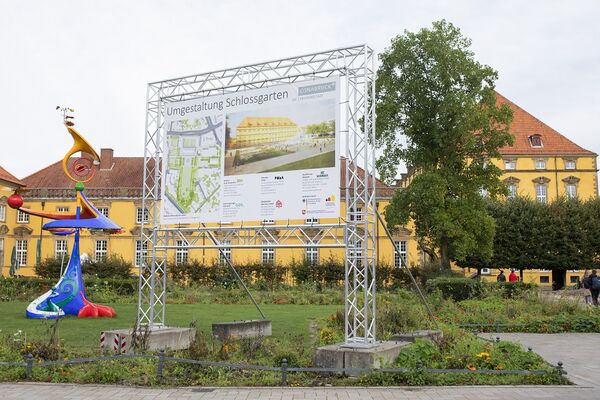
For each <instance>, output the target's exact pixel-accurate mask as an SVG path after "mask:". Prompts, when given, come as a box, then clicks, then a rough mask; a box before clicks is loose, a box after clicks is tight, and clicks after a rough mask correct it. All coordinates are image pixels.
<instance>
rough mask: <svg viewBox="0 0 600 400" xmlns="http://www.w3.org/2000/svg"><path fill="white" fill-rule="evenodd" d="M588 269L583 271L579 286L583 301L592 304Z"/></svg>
mask: <svg viewBox="0 0 600 400" xmlns="http://www.w3.org/2000/svg"><path fill="white" fill-rule="evenodd" d="M590 274H591V273H590V270H589V269H586V270H585V271H583V278H581V287H582V288H583V291H584V293H583V301H584V302H585V304H592V293H591V289H592V284H591V282H590Z"/></svg>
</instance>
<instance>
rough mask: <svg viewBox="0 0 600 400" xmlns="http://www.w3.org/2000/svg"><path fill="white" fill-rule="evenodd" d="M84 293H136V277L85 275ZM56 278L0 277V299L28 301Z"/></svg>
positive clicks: (91, 294)
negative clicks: (108, 291)
mask: <svg viewBox="0 0 600 400" xmlns="http://www.w3.org/2000/svg"><path fill="white" fill-rule="evenodd" d="M84 280H85V289H86V293H87V294H88V295H89V296H90V297H93V296H94V294H95V293H96V292H97V291H102V290H110V291H111V293H113V294H115V295H117V296H132V295H135V294H137V291H138V279H137V278H96V277H85V278H84ZM56 283H57V279H56V278H37V277H31V278H30V277H28V278H3V277H0V301H12V300H23V301H30V300H32V299H34V298H36V297H37V296H39V295H40V294H42V293H44V292H46V291H48V290H50V288H52V287H53V286H54V285H56Z"/></svg>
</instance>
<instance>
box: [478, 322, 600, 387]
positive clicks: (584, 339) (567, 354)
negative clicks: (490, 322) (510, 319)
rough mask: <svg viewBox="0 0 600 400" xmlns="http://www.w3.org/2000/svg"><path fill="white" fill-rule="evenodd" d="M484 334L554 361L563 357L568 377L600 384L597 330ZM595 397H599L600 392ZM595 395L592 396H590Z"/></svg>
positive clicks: (598, 385) (587, 383)
mask: <svg viewBox="0 0 600 400" xmlns="http://www.w3.org/2000/svg"><path fill="white" fill-rule="evenodd" d="M479 336H481V337H485V338H495V337H497V336H498V337H500V339H502V340H510V341H513V342H519V343H521V344H522V345H523V347H525V348H527V347H531V348H532V349H533V351H534V352H536V353H538V354H539V355H541V356H542V357H544V359H545V360H546V361H548V362H550V363H552V364H554V365H556V364H557V363H558V362H559V361H562V363H563V367H564V368H565V370H566V371H567V377H568V378H569V379H570V380H571V381H572V382H574V383H575V384H577V385H587V386H596V387H598V388H600V333H555V334H546V333H485V334H481V335H479ZM595 396H596V397H595V398H598V399H600V392H597V394H596V395H595ZM592 398H594V397H592Z"/></svg>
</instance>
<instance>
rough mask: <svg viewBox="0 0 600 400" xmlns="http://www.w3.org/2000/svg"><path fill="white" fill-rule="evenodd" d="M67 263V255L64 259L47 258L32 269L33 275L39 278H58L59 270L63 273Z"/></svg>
mask: <svg viewBox="0 0 600 400" xmlns="http://www.w3.org/2000/svg"><path fill="white" fill-rule="evenodd" d="M68 263H69V255H68V254H65V257H64V258H56V257H48V258H46V259H44V260H42V261H41V262H40V263H39V264H38V265H36V266H35V267H34V269H35V274H36V275H37V276H39V277H40V278H55V279H57V278H58V277H60V271H61V269H62V270H63V271H64V269H65V268H67V264H68Z"/></svg>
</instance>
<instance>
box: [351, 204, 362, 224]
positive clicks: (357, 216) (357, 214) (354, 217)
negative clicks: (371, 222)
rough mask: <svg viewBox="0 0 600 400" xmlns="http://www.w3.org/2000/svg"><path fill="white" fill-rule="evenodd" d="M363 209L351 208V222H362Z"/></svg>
mask: <svg viewBox="0 0 600 400" xmlns="http://www.w3.org/2000/svg"><path fill="white" fill-rule="evenodd" d="M362 220H363V212H362V207H356V208H350V221H362Z"/></svg>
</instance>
